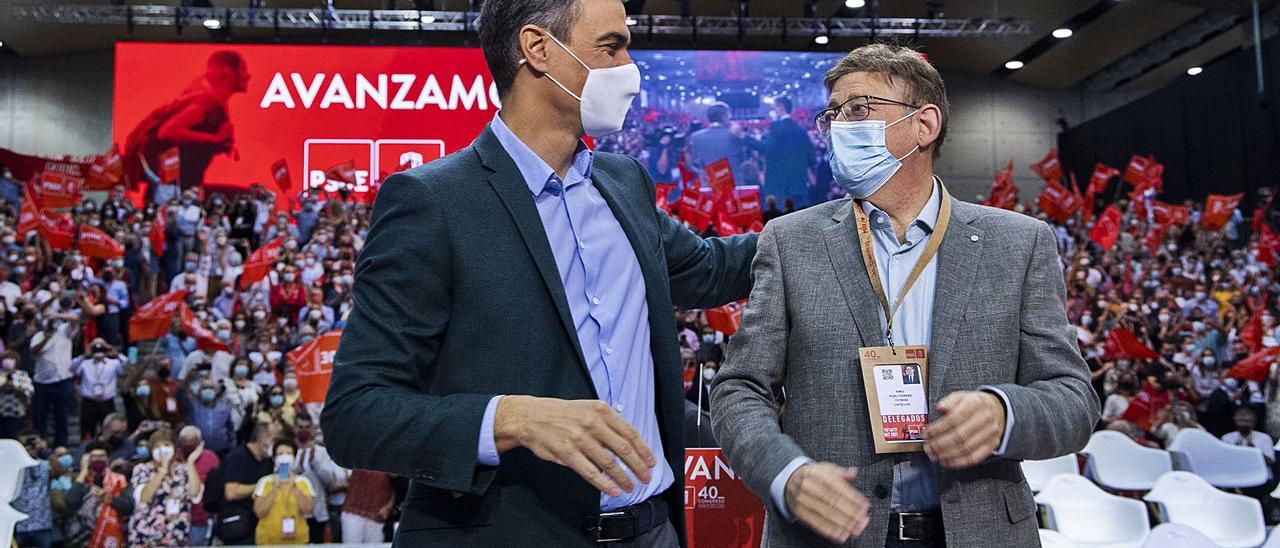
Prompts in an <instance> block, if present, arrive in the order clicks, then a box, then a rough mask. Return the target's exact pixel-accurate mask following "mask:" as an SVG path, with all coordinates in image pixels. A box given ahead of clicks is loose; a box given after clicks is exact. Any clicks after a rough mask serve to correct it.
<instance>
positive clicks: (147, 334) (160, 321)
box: [129, 289, 187, 341]
mask: <svg viewBox="0 0 1280 548" xmlns="http://www.w3.org/2000/svg"><path fill="white" fill-rule="evenodd" d="M186 296H187V291H186V290H185V289H179V290H177V291H171V292H169V293H165V294H164V295H161V296H159V297H156V298H154V299H152V300H151V302H149V303H147V304H145V305H142V306H141V307H139V308H138V310H137V311H136V312H134V313H133V317H131V318H129V338H130V339H131V340H140V341H149V340H154V339H159V338H160V337H163V336H164V335H165V333H168V332H169V325H170V324H171V323H172V322H173V318H174V317H175V316H177V315H178V314H179V313H180V309H182V308H185V307H186V304H184V303H183V302H182V299H184V298H186Z"/></svg>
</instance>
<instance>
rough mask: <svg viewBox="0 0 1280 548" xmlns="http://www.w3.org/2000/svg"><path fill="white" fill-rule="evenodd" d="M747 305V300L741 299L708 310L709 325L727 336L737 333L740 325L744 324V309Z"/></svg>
mask: <svg viewBox="0 0 1280 548" xmlns="http://www.w3.org/2000/svg"><path fill="white" fill-rule="evenodd" d="M746 305H747V301H741V302H736V303H729V304H726V305H724V306H721V307H719V308H712V309H709V310H707V327H710V328H711V329H714V330H716V331H719V332H721V333H724V334H725V336H729V335H732V334H734V333H737V332H738V326H740V325H742V309H743V308H746Z"/></svg>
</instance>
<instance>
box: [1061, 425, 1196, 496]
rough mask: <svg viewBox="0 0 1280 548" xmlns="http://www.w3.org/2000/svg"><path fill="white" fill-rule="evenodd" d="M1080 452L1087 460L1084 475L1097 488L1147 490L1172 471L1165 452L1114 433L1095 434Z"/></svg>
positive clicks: (1100, 432) (1110, 431)
mask: <svg viewBox="0 0 1280 548" xmlns="http://www.w3.org/2000/svg"><path fill="white" fill-rule="evenodd" d="M1080 452H1081V453H1085V454H1086V455H1088V457H1089V460H1088V461H1087V462H1086V464H1085V475H1087V476H1089V478H1090V479H1092V480H1094V481H1096V482H1098V485H1101V486H1102V487H1106V488H1107V489H1114V490H1117V491H1146V490H1148V489H1151V487H1152V486H1154V485H1155V484H1156V481H1157V480H1159V479H1160V476H1161V475H1163V474H1164V473H1165V472H1168V471H1170V470H1173V461H1171V460H1170V458H1169V453H1168V452H1165V451H1161V450H1159V449H1152V448H1150V447H1143V446H1141V445H1138V443H1137V442H1135V441H1133V440H1132V439H1129V436H1126V435H1124V434H1121V433H1120V432H1116V431H1113V430H1101V431H1098V432H1094V433H1093V436H1092V437H1090V438H1089V444H1088V445H1085V446H1084V449H1083V450H1081V451H1080Z"/></svg>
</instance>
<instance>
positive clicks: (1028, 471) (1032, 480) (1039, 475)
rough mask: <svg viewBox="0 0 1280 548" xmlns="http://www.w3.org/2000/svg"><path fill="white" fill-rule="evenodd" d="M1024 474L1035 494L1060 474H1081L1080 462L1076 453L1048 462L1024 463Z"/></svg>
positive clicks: (1032, 461)
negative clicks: (1050, 479)
mask: <svg viewBox="0 0 1280 548" xmlns="http://www.w3.org/2000/svg"><path fill="white" fill-rule="evenodd" d="M1022 474H1023V475H1024V476H1026V477H1027V484H1028V485H1030V486H1031V491H1032V492H1033V493H1039V492H1040V490H1041V489H1043V488H1044V484H1045V482H1047V481H1049V478H1051V477H1053V476H1056V475H1058V474H1076V475H1079V474H1080V464H1079V460H1078V459H1077V458H1076V455H1075V454H1074V453H1072V454H1070V455H1063V456H1061V457H1057V458H1053V459H1048V460H1024V461H1022Z"/></svg>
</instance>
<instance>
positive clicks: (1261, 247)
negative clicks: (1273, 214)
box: [1257, 224, 1280, 267]
mask: <svg viewBox="0 0 1280 548" xmlns="http://www.w3.org/2000/svg"><path fill="white" fill-rule="evenodd" d="M1257 255H1258V261H1260V262H1263V263H1266V265H1267V266H1268V267H1273V266H1275V265H1276V256H1277V255H1280V235H1277V234H1276V233H1275V231H1273V230H1271V227H1269V226H1267V225H1265V224H1264V225H1262V230H1260V231H1258V253H1257Z"/></svg>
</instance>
